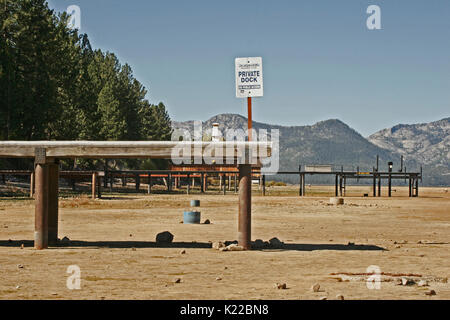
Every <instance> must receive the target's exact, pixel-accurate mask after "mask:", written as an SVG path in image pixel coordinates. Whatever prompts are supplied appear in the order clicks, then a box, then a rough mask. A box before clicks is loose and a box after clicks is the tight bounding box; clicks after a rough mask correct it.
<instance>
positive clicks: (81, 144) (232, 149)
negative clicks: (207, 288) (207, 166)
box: [0, 141, 271, 159]
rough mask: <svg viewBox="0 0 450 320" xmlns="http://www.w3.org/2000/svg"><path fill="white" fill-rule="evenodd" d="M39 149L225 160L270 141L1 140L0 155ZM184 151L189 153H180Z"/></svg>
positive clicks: (51, 153)
mask: <svg viewBox="0 0 450 320" xmlns="http://www.w3.org/2000/svg"><path fill="white" fill-rule="evenodd" d="M38 148H39V149H45V150H46V157H47V158H88V159H105V158H109V159H111V158H114V159H127V158H153V159H171V158H173V156H174V155H175V154H172V153H173V152H174V153H175V152H176V151H177V148H178V151H179V152H178V153H179V156H189V153H190V158H191V159H193V158H194V157H200V156H202V155H204V154H208V157H209V158H210V159H211V158H213V157H217V158H222V159H226V157H227V156H232V157H234V158H238V157H242V156H243V153H244V152H245V153H248V151H249V150H253V151H255V152H256V153H257V154H256V156H257V158H259V156H258V154H259V153H260V152H259V150H260V149H261V148H264V149H266V150H267V156H270V155H271V143H270V142H243V141H228V142H203V141H198V142H196V141H193V142H190V141H187V142H176V141H0V158H34V157H35V150H36V149H38ZM208 150H209V151H210V152H208ZM185 151H189V152H186V153H187V154H186V153H183V152H185ZM205 151H206V152H205ZM227 153H228V154H227ZM261 154H264V153H261ZM176 155H178V154H176ZM265 157H266V156H265Z"/></svg>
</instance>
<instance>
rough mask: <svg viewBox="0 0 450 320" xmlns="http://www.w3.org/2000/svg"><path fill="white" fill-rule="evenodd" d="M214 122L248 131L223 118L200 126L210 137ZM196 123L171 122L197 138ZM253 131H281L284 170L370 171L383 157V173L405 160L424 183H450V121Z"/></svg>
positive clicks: (240, 120)
mask: <svg viewBox="0 0 450 320" xmlns="http://www.w3.org/2000/svg"><path fill="white" fill-rule="evenodd" d="M213 123H219V129H220V130H221V131H222V132H223V130H224V129H225V128H227V129H244V130H245V129H246V128H247V118H245V117H244V116H241V115H239V114H219V115H216V116H214V117H212V118H210V119H209V120H206V121H204V122H202V126H203V129H204V132H205V133H206V135H209V136H210V135H211V128H212V124H213ZM193 126H194V122H193V121H185V122H177V121H173V123H172V127H173V128H174V129H175V130H179V129H185V130H188V131H189V132H190V133H191V134H193ZM253 128H255V129H256V130H257V131H258V130H259V129H266V130H267V131H268V133H269V134H270V130H272V129H278V130H279V133H280V145H279V148H280V171H294V170H298V168H299V165H302V166H304V165H311V164H329V165H333V167H334V168H335V169H341V168H343V169H344V170H356V169H357V168H359V169H360V171H372V170H373V167H376V157H377V155H378V156H379V159H380V160H379V170H380V171H387V162H388V161H393V162H394V170H395V171H399V170H400V157H401V156H403V157H404V165H405V166H406V169H407V171H415V172H418V171H419V170H420V167H421V166H422V167H423V184H424V185H430V186H437V185H443V186H448V185H450V161H449V160H450V118H446V119H442V120H439V121H435V122H430V123H422V124H413V125H403V124H399V125H397V126H395V127H392V128H389V129H384V130H381V131H378V132H376V133H374V134H372V135H371V136H369V137H363V136H362V135H361V134H359V133H358V132H356V131H355V130H354V129H352V128H350V127H349V126H348V125H347V124H345V123H344V122H342V121H340V120H338V119H331V120H326V121H320V122H318V123H316V124H313V125H306V126H281V125H273V124H267V123H261V122H255V121H254V122H253ZM275 178H276V179H277V180H284V181H286V182H290V183H298V181H297V180H298V178H297V177H295V176H277V177H275ZM308 180H309V181H311V182H313V183H314V182H318V183H332V180H331V178H326V177H319V176H313V177H312V179H310V178H308Z"/></svg>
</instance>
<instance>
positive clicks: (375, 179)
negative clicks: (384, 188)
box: [373, 168, 377, 198]
mask: <svg viewBox="0 0 450 320" xmlns="http://www.w3.org/2000/svg"><path fill="white" fill-rule="evenodd" d="M376 196H377V176H376V174H375V168H373V197H374V198H375V197H376Z"/></svg>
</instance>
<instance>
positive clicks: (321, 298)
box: [319, 297, 328, 300]
mask: <svg viewBox="0 0 450 320" xmlns="http://www.w3.org/2000/svg"><path fill="white" fill-rule="evenodd" d="M327 299H328V298H327V297H320V299H319V300H327Z"/></svg>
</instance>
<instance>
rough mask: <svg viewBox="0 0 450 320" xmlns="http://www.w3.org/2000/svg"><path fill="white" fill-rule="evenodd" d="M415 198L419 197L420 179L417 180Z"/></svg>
mask: <svg viewBox="0 0 450 320" xmlns="http://www.w3.org/2000/svg"><path fill="white" fill-rule="evenodd" d="M415 196H416V197H418V196H419V178H417V179H416V194H415Z"/></svg>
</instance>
